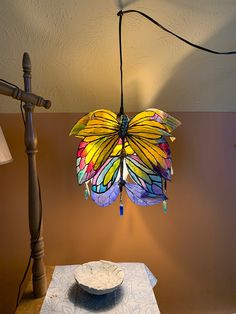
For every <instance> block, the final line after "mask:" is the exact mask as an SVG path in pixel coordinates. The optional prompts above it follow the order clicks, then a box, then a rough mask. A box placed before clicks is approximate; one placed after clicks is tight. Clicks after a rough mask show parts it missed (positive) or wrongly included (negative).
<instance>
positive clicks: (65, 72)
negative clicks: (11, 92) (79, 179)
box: [0, 0, 236, 113]
mask: <svg viewBox="0 0 236 314" xmlns="http://www.w3.org/2000/svg"><path fill="white" fill-rule="evenodd" d="M118 3H120V4H123V6H124V7H125V8H124V9H137V10H141V11H143V12H145V13H146V14H148V15H150V16H151V17H153V18H154V19H156V20H158V21H159V22H160V23H161V24H163V25H164V26H165V27H167V28H169V29H170V30H171V31H173V32H176V33H177V34H179V35H180V36H183V37H184V38H186V39H188V40H190V41H192V42H194V43H196V44H199V45H202V46H205V47H208V48H210V49H215V50H219V51H223V50H236V43H235V42H236V40H235V28H236V1H233V0H231V1H230V0H228V1H222V0H214V1H212V0H198V1H196V0H169V1H167V0H139V1H136V0H110V1H108V0H99V1H98V0H86V1H84V0H67V1H56V0H54V1H52V0H51V1H37V0H32V1H29V0H20V1H8V0H1V1H0V29H1V32H0V42H1V43H4V44H1V45H0V56H1V58H0V73H1V77H2V78H4V79H7V80H9V81H10V82H11V83H15V84H16V85H18V86H22V74H21V58H22V55H23V52H24V51H28V52H29V53H30V56H31V59H32V65H33V91H34V92H36V93H39V94H40V95H42V96H44V97H47V98H48V99H51V100H52V101H53V106H52V108H51V110H52V111H53V112H78V111H81V112H84V111H87V110H88V111H90V110H93V109H94V108H95V107H96V106H97V105H100V104H105V105H106V106H107V107H109V108H112V109H113V110H117V107H118V103H119V95H120V91H119V87H120V83H119V80H120V73H119V48H118V23H119V19H118V17H117V15H116V14H117V12H118V10H119V9H120V8H119V6H118ZM55 4H56V5H55ZM123 57H124V58H123V64H124V94H125V105H126V110H127V111H137V110H142V109H144V108H150V107H152V106H156V105H157V104H158V106H160V105H161V106H162V107H161V108H160V109H163V110H166V111H233V112H235V111H236V107H235V101H234V99H235V80H236V71H235V62H236V57H235V56H218V55H211V54H208V53H206V52H203V51H199V50H197V49H195V48H193V47H190V46H188V45H186V44H184V43H183V42H180V41H179V40H177V39H176V38H174V37H172V36H171V35H170V34H167V33H165V32H163V31H162V30H160V29H159V28H157V27H155V25H153V24H151V23H150V22H149V21H148V20H145V19H144V18H143V17H142V16H139V15H137V14H130V15H125V16H124V18H123ZM0 112H4V113H6V112H9V113H10V112H11V113H12V112H18V105H17V104H16V103H15V105H14V103H13V101H11V100H10V98H5V99H2V100H1V104H0Z"/></svg>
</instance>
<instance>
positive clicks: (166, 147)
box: [154, 137, 172, 180]
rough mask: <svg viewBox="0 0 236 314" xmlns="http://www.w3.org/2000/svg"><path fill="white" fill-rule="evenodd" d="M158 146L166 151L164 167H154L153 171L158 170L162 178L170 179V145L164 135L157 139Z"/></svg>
mask: <svg viewBox="0 0 236 314" xmlns="http://www.w3.org/2000/svg"><path fill="white" fill-rule="evenodd" d="M157 143H158V144H157V145H158V147H159V148H160V149H161V150H162V151H164V152H165V153H166V156H167V157H166V159H165V164H166V168H161V167H158V168H155V167H154V171H156V172H159V173H160V174H161V176H162V177H163V178H165V179H166V180H171V174H172V173H171V172H172V171H171V169H172V159H171V151H170V146H169V143H168V142H167V140H166V139H165V138H164V137H161V138H160V139H158V142H157Z"/></svg>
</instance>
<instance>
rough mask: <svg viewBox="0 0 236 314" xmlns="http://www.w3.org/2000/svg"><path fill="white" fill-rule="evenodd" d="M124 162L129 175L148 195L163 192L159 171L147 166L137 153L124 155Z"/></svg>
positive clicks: (151, 195) (154, 195)
mask: <svg viewBox="0 0 236 314" xmlns="http://www.w3.org/2000/svg"><path fill="white" fill-rule="evenodd" d="M125 163H126V166H127V169H128V173H129V175H130V177H131V178H132V179H133V181H134V182H135V183H136V184H137V185H139V186H140V187H141V188H142V189H143V190H144V192H146V193H148V194H149V197H156V196H158V195H162V194H163V179H162V177H161V175H160V172H155V171H154V170H152V169H150V168H148V167H147V166H146V165H145V164H144V163H143V162H142V161H141V160H140V158H139V157H138V156H137V155H130V156H126V158H125Z"/></svg>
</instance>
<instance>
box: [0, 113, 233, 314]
mask: <svg viewBox="0 0 236 314" xmlns="http://www.w3.org/2000/svg"><path fill="white" fill-rule="evenodd" d="M174 115H175V116H176V117H177V118H178V119H180V120H181V121H182V123H183V125H182V126H180V127H179V128H178V129H177V131H176V133H175V134H176V137H177V140H176V141H175V142H174V143H173V144H172V153H173V161H174V171H175V175H174V177H173V182H172V183H170V184H169V186H168V196H169V202H168V213H167V214H166V215H165V214H164V213H163V211H162V207H161V206H160V205H159V206H153V207H147V208H141V207H137V206H135V205H134V204H132V203H131V202H130V201H129V200H128V199H127V198H126V200H125V215H124V217H119V209H118V203H115V204H113V205H112V206H110V207H108V208H100V207H98V206H96V205H94V204H93V202H92V201H91V200H89V201H85V200H84V190H83V188H82V187H79V186H78V185H77V183H76V177H75V153H76V147H77V140H76V139H75V138H73V137H68V133H69V131H70V128H71V127H72V125H73V124H74V123H75V122H76V121H77V120H78V118H79V114H36V115H35V120H36V125H37V129H38V137H39V153H38V168H39V175H40V180H41V186H42V195H43V211H44V237H45V246H46V263H47V264H49V265H52V264H75V263H83V262H86V261H90V260H97V259H107V260H112V261H139V262H144V263H146V265H147V266H148V267H149V268H150V269H151V270H152V272H153V273H154V274H155V275H156V276H157V278H158V280H159V282H158V285H157V287H156V288H155V293H156V297H157V299H158V304H159V307H160V310H161V312H162V313H164V314H165V313H173V314H178V313H181V314H184V313H188V314H190V313H221V314H223V313H229V312H235V311H236V267H235V265H236V250H235V238H236V228H235V221H236V210H235V207H236V206H235V204H236V193H235V183H236V113H201V112H192V113H190V112H188V113H175V114H174ZM0 124H1V126H2V128H3V130H4V133H5V136H6V138H7V141H8V144H9V146H10V149H11V153H12V155H13V158H14V162H13V163H10V164H7V165H4V166H1V167H0V186H1V193H0V204H1V205H0V206H1V210H0V234H1V237H0V241H1V251H0V252H1V256H0V278H1V280H0V297H1V301H0V313H4V314H5V313H6V314H7V313H12V311H11V309H12V308H14V302H15V297H16V293H17V286H18V284H19V281H20V279H21V276H22V273H23V271H24V268H25V266H26V263H27V259H28V255H29V233H28V222H27V167H26V166H27V164H26V156H25V153H24V146H23V127H22V122H21V119H20V116H19V115H18V114H1V115H0Z"/></svg>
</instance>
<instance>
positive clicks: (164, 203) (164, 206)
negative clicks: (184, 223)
mask: <svg viewBox="0 0 236 314" xmlns="http://www.w3.org/2000/svg"><path fill="white" fill-rule="evenodd" d="M162 205H163V211H164V213H165V214H166V213H167V201H163V203H162Z"/></svg>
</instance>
